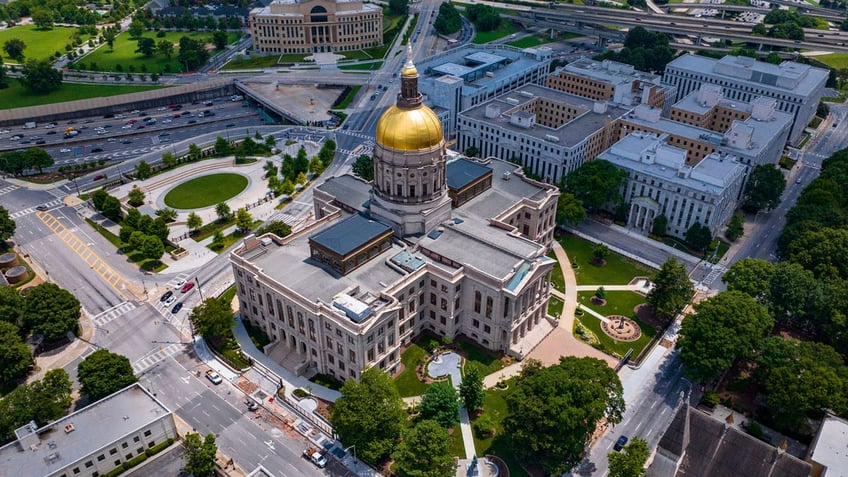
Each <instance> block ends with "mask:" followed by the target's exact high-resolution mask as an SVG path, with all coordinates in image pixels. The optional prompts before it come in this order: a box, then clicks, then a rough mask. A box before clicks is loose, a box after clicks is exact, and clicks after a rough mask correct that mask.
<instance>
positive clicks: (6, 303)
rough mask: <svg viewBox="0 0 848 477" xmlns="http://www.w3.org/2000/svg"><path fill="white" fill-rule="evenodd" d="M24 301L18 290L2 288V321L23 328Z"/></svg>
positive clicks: (0, 288)
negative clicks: (22, 310) (22, 309)
mask: <svg viewBox="0 0 848 477" xmlns="http://www.w3.org/2000/svg"><path fill="white" fill-rule="evenodd" d="M23 302H24V299H23V297H22V296H21V292H19V291H18V289H17V288H12V287H0V321H5V322H7V323H11V324H13V325H15V326H21V325H22V323H21V308H22V305H23Z"/></svg>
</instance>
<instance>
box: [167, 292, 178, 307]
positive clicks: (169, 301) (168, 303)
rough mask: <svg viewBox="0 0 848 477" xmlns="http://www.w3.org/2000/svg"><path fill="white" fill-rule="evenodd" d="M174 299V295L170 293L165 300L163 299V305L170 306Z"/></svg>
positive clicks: (175, 298) (175, 299)
mask: <svg viewBox="0 0 848 477" xmlns="http://www.w3.org/2000/svg"><path fill="white" fill-rule="evenodd" d="M175 301H177V297H176V295H171V296H170V297H168V299H167V300H165V306H171V305H172V304H173V303H174V302H175Z"/></svg>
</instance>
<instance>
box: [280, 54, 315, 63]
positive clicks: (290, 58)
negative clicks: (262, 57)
mask: <svg viewBox="0 0 848 477" xmlns="http://www.w3.org/2000/svg"><path fill="white" fill-rule="evenodd" d="M307 56H309V55H304V54H303V53H286V54H284V55H280V63H300V62H301V61H303V60H304V58H306V57H307Z"/></svg>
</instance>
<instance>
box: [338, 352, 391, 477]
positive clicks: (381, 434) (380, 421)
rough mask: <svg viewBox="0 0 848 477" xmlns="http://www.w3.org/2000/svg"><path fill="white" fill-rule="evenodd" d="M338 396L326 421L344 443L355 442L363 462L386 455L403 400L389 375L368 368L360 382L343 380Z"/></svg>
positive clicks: (376, 459)
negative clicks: (328, 419)
mask: <svg viewBox="0 0 848 477" xmlns="http://www.w3.org/2000/svg"><path fill="white" fill-rule="evenodd" d="M341 393H342V396H341V397H340V398H339V399H337V400H336V403H335V405H334V406H333V407H332V409H331V410H330V423H331V424H332V425H333V427H334V428H335V430H336V432H337V433H338V434H339V439H340V440H341V441H342V442H343V443H344V445H345V446H352V445H355V446H356V449H357V452H358V455H359V457H360V458H362V459H363V460H365V461H368V462H376V461H378V460H380V459H381V458H382V457H384V456H387V455H389V454H390V453H391V452H392V450H393V449H394V446H395V442H396V441H397V440H398V438H399V437H400V432H401V428H402V427H403V421H404V419H405V418H406V417H405V413H404V411H403V402H402V401H401V399H400V396H399V395H398V392H397V389H396V388H395V385H394V383H393V382H392V381H391V379H390V378H389V376H388V375H387V374H386V373H384V372H383V371H381V370H380V369H377V368H369V369H367V370H365V371H364V372H363V373H362V376H360V382H358V383H357V382H356V381H354V380H352V379H349V380H347V381H346V382H345V383H344V385H343V386H342V389H341Z"/></svg>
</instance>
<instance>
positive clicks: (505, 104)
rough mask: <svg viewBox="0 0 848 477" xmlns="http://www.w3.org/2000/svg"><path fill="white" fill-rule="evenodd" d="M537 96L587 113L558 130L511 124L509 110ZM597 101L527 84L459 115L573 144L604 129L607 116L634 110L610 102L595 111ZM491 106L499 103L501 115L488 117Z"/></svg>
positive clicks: (553, 142)
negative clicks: (487, 112)
mask: <svg viewBox="0 0 848 477" xmlns="http://www.w3.org/2000/svg"><path fill="white" fill-rule="evenodd" d="M537 98H543V99H547V100H550V101H553V102H557V103H560V104H567V105H569V106H571V107H576V108H578V109H581V110H584V111H585V112H584V113H582V114H580V115H579V116H577V117H576V118H574V119H573V120H571V121H569V122H567V123H565V124H562V125H560V126H559V127H557V128H556V129H554V128H550V127H547V126H543V125H541V124H536V125H535V126H534V127H531V128H524V127H521V126H516V125H513V124H510V119H509V114H512V113H508V111H512V110H514V111H520V110H521V109H519V108H521V106H523V105H525V104H527V103H529V102H531V101H536V100H537ZM595 103H596V101H595V100H592V99H588V98H583V97H580V96H576V95H573V94H568V93H564V92H562V91H557V90H555V89H551V88H546V87H544V86H538V85H534V84H528V85H524V86H522V87H521V88H519V89H518V90H516V91H512V92H510V93H506V94H504V95H502V96H498V97H497V98H495V99H492V100H490V101H486V102H484V103H481V104H478V105H476V106H474V107H471V108H468V109H466V110H465V111H463V112H462V113H460V116H464V117H467V118H470V119H473V120H475V121H479V122H481V123H485V124H489V125H491V127H493V128H495V129H498V130H508V131H510V132H512V133H515V134H519V135H524V136H530V137H534V138H536V139H539V140H542V141H547V142H548V143H550V145H551V146H552V147H561V146H565V147H573V146H575V145H577V144H580V143H581V142H583V141H585V140H586V138H587V137H589V136H591V135H592V134H594V133H595V132H597V131H599V130H601V129H603V128H604V125H605V124H606V121H607V119H610V120H614V119H616V118H619V117H621V116H624V115H625V114H627V113H628V112H629V111H631V109H632V108H629V107H623V106H621V105H618V104H612V103H608V104H607V106H606V110H605V111H604V112H602V113H596V112H594V111H593V107H594V105H595ZM489 105H496V106H499V107H500V110H501V111H500V112H501V114H498V115H497V116H496V117H493V118H489V117H486V107H487V106H489ZM551 136H553V137H555V138H556V140H551Z"/></svg>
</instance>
